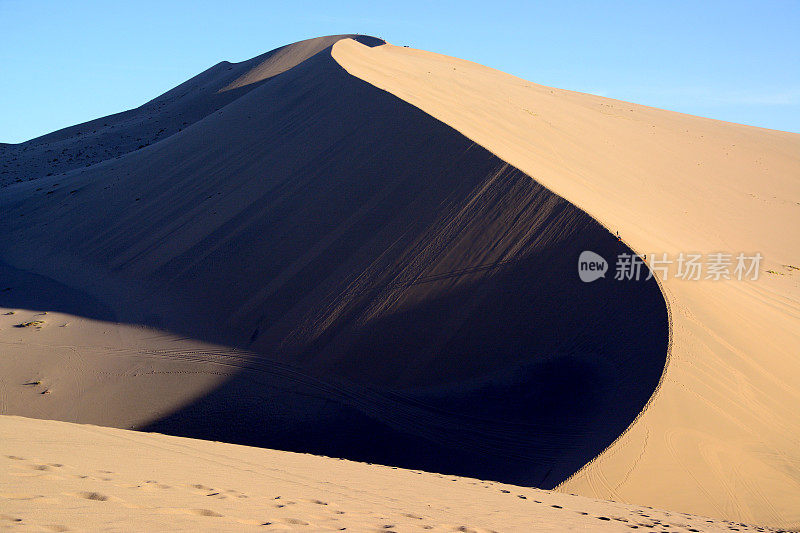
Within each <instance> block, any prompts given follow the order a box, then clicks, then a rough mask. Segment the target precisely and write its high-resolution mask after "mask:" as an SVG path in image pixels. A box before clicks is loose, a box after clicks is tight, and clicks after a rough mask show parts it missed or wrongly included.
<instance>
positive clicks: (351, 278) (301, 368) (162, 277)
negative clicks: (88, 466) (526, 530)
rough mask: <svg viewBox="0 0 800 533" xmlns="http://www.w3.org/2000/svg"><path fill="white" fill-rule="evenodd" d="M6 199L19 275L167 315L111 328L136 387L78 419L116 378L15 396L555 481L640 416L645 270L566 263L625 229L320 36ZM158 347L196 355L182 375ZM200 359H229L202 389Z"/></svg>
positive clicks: (138, 314)
mask: <svg viewBox="0 0 800 533" xmlns="http://www.w3.org/2000/svg"><path fill="white" fill-rule="evenodd" d="M256 70H259V68H258V67H257V68H256ZM354 109H356V110H357V111H356V112H354V111H353V110H354ZM54 181H57V184H56V183H52V182H54ZM43 187H46V188H47V192H45V191H44V190H37V189H39V188H43ZM11 189H13V190H11ZM5 198H6V204H5V206H4V213H5V214H6V216H5V218H4V220H3V221H2V222H0V228H2V230H3V231H4V233H5V234H6V235H8V236H9V237H10V240H9V241H8V242H7V243H6V245H5V246H4V247H3V249H2V252H1V253H2V256H3V259H4V260H5V261H6V263H7V264H8V265H10V266H13V267H14V269H15V271H16V272H18V273H21V274H19V275H20V276H21V277H24V273H35V274H36V275H40V276H45V277H48V278H50V279H52V280H54V281H56V282H58V283H60V284H61V285H64V286H68V287H72V288H73V290H74V291H79V292H80V291H82V292H84V293H86V294H87V295H89V296H91V297H92V298H93V299H96V300H98V301H99V302H101V303H103V304H104V305H105V307H106V308H107V311H106V312H105V314H101V315H100V316H97V315H96V314H95V315H93V316H88V315H87V314H86V313H85V312H84V313H78V314H83V315H84V316H86V317H87V318H94V319H100V320H101V321H107V322H114V323H124V324H128V325H129V326H146V327H147V328H151V329H157V330H159V331H165V332H168V333H169V334H170V335H171V336H170V335H167V336H164V335H163V334H162V335H160V336H158V335H153V334H149V333H147V334H142V333H140V332H139V331H137V330H136V329H134V330H133V332H132V333H129V332H128V330H127V329H120V330H119V331H123V333H122V334H120V336H121V337H122V338H123V339H128V340H122V341H121V342H120V343H119V345H118V346H115V348H114V350H115V351H116V352H117V353H120V354H121V357H122V358H123V359H122V360H123V361H124V362H123V363H117V364H122V365H124V366H123V369H124V371H125V372H124V373H125V377H122V378H119V379H122V380H124V382H125V383H126V385H125V389H126V390H127V389H129V388H136V389H137V390H138V391H139V392H135V393H132V396H130V393H126V395H128V396H130V397H131V398H137V399H139V400H138V401H140V402H142V403H141V404H139V406H137V407H134V408H132V409H131V410H127V409H118V410H117V409H108V408H103V409H102V410H100V412H99V413H98V410H97V409H92V408H89V410H90V411H91V413H89V412H86V413H84V412H82V410H81V409H76V408H74V407H71V408H70V411H69V413H68V414H65V413H64V411H63V407H61V406H64V405H69V406H74V404H75V401H76V398H83V397H85V396H86V395H85V389H86V387H87V386H88V385H87V384H86V383H85V382H86V381H87V380H88V381H89V382H91V383H92V387H93V389H97V388H99V389H100V390H103V391H107V390H108V385H106V384H105V382H104V380H101V379H97V378H93V377H92V376H93V374H94V373H93V372H91V371H89V372H88V376H87V377H85V378H83V380H72V382H73V384H72V385H70V386H66V385H62V386H59V387H52V391H51V394H50V396H49V397H48V398H47V400H46V401H47V402H48V403H49V404H53V407H52V408H50V409H48V408H47V407H46V406H44V405H42V402H39V404H38V405H37V410H36V411H29V410H27V409H29V408H28V407H26V405H27V404H26V402H25V401H24V400H22V399H18V400H16V403H15V405H18V406H19V407H17V408H15V409H14V410H13V411H9V412H13V413H15V414H27V415H33V416H42V417H46V418H64V419H66V420H71V421H78V422H87V421H90V422H93V423H103V424H107V425H115V426H120V427H131V425H133V426H134V427H138V428H147V429H151V430H157V431H161V432H168V433H172V434H177V435H184V436H194V437H202V438H207V439H214V440H224V441H229V442H237V443H244V444H252V445H259V446H267V447H274V448H281V449H290V450H296V451H298V450H299V451H309V452H314V453H320V454H326V455H335V456H340V457H349V458H354V459H359V460H367V461H373V462H380V463H384V464H393V465H400V466H406V467H411V468H424V469H428V470H434V471H446V472H451V473H457V474H462V475H472V476H480V477H485V478H493V479H498V480H503V481H507V482H516V483H525V484H529V485H536V486H539V487H552V486H555V485H556V484H558V483H559V482H561V481H563V480H564V479H566V477H567V476H569V475H570V474H572V473H573V472H575V471H576V470H577V469H578V468H580V467H581V466H582V465H584V464H585V463H586V462H588V461H589V460H590V459H591V458H592V457H594V456H595V455H597V454H598V453H599V452H600V451H601V450H602V449H603V448H604V447H606V446H607V445H609V444H610V443H611V442H612V441H613V440H614V439H615V438H616V437H617V436H618V435H619V434H620V433H621V432H622V431H623V430H624V429H625V427H627V426H628V425H629V424H630V423H631V421H632V420H633V419H634V417H635V416H636V415H637V414H638V413H639V412H640V411H641V409H642V408H643V406H644V405H645V403H646V402H647V400H648V398H649V397H650V396H651V394H652V392H653V390H654V389H655V387H656V385H657V383H658V379H659V377H660V375H661V372H662V370H663V366H664V360H665V356H666V351H667V343H668V320H667V311H666V307H665V303H664V301H663V298H662V296H661V293H660V291H659V290H658V287H657V284H656V283H655V281H653V280H651V281H641V282H634V281H631V282H628V283H618V282H614V281H611V280H601V281H599V282H598V283H597V284H596V285H594V286H593V288H592V289H591V290H587V286H586V285H584V284H583V283H582V282H581V281H580V280H579V279H578V278H577V276H575V275H574V265H575V264H576V261H577V257H578V254H579V253H580V252H581V251H582V250H583V249H586V248H591V249H594V250H597V251H599V252H603V253H607V254H612V253H616V252H618V251H624V250H626V248H625V247H624V246H623V245H621V244H620V243H619V242H618V241H617V240H616V239H615V238H614V237H613V236H612V235H610V234H609V233H608V232H607V231H605V230H604V229H603V228H602V227H600V226H599V225H598V224H597V223H596V222H594V221H593V220H592V219H591V218H590V217H588V216H586V215H585V214H584V213H582V212H581V211H580V210H578V209H576V208H575V207H574V206H572V205H570V204H569V203H567V202H565V201H563V200H562V199H560V198H558V197H557V196H555V195H553V194H552V193H550V192H549V191H546V190H545V189H543V188H542V187H540V186H539V185H537V184H536V182H535V181H533V180H531V178H530V177H529V176H526V175H524V174H522V173H521V172H519V171H518V170H516V169H515V168H513V167H511V166H509V165H508V164H506V163H505V162H503V161H502V160H500V159H498V158H496V157H495V156H492V155H491V154H490V153H488V152H487V151H486V150H484V149H483V148H481V147H479V146H476V145H475V144H474V143H472V142H470V141H469V140H467V139H466V138H465V137H463V136H462V135H460V134H458V133H457V132H455V131H454V130H452V129H451V128H449V127H448V126H446V125H445V124H442V123H441V122H439V121H437V120H435V119H432V118H431V117H429V116H428V115H426V114H424V113H422V112H420V111H419V110H417V109H416V108H414V107H413V106H411V105H409V104H407V103H405V102H403V101H402V100H399V99H398V98H396V97H394V96H391V95H389V94H387V93H385V92H383V91H379V90H377V89H375V88H374V87H373V86H371V85H369V84H367V83H365V82H363V81H361V80H358V79H357V78H354V77H352V76H350V75H348V74H347V73H346V72H345V71H344V70H343V69H342V68H341V67H340V66H339V65H338V64H337V63H336V62H335V61H334V60H333V58H332V57H331V55H330V48H328V49H327V50H324V51H323V52H320V53H319V54H317V55H315V56H313V57H312V58H310V59H307V60H306V61H304V62H302V63H301V64H299V65H298V66H296V67H295V68H293V69H291V70H290V71H287V72H284V73H283V74H281V75H279V76H277V77H275V78H273V79H272V80H270V82H269V83H266V84H264V85H262V86H260V87H258V88H256V89H254V90H252V91H250V92H248V93H247V94H246V95H243V96H241V97H240V98H238V99H237V100H236V101H235V102H232V103H230V104H228V105H227V106H226V107H225V108H224V109H222V110H221V111H219V112H217V113H214V114H213V115H211V116H208V117H206V118H205V119H203V120H202V121H200V122H198V123H196V124H195V125H194V126H192V127H191V128H189V129H187V130H184V131H182V132H179V133H176V134H175V135H173V136H171V137H169V138H167V139H165V140H163V141H161V142H159V143H156V144H154V145H152V146H149V147H147V148H145V149H143V150H140V151H137V152H134V153H131V154H129V155H127V156H125V157H123V158H121V159H118V160H111V161H106V162H103V163H100V164H97V165H94V166H92V167H90V168H88V169H84V170H80V171H73V172H72V173H69V174H67V175H64V176H60V177H58V178H57V179H47V178H45V179H40V180H37V181H35V182H31V183H27V184H25V183H23V184H18V185H16V186H14V187H10V188H9V190H8V192H7V193H6V195H5ZM54 226H55V227H57V231H55V232H52V231H50V229H49V228H51V227H54ZM9 268H10V267H9ZM11 288H12V290H11V291H9V292H8V293H6V294H5V295H3V296H2V298H3V299H2V300H0V303H3V305H5V306H6V307H9V308H31V309H44V310H48V311H50V312H52V311H62V312H69V311H70V309H68V308H66V307H64V304H63V302H62V301H61V300H62V299H63V298H62V295H63V292H64V291H61V290H58V291H54V290H50V291H43V292H42V293H41V294H40V296H39V300H38V301H36V302H30V301H29V299H27V298H26V299H25V300H19V301H18V300H15V294H17V293H18V292H21V293H22V294H23V295H26V294H27V292H28V291H26V290H24V289H22V288H20V289H17V288H15V287H13V286H12V287H11ZM14 320H17V319H16V318H15V319H14ZM115 327H118V326H115ZM86 328H87V332H88V331H95V330H97V329H98V328H102V326H101V325H99V324H97V323H92V324H88V325H86ZM39 333H40V331H38V330H36V329H35V328H27V329H25V331H24V332H23V333H22V335H23V340H22V341H21V343H22V346H20V347H19V350H20V352H25V350H26V349H27V348H26V347H25V346H26V344H29V343H33V342H34V341H35V339H37V338H38V336H39ZM86 334H88V333H85V335H86ZM19 335H20V333H19V332H18V331H16V330H11V329H9V332H8V336H10V337H17V336H19ZM48 335H49V338H51V339H52V340H51V342H53V343H57V342H59V341H58V340H57V339H59V338H62V337H63V336H62V335H61V332H59V331H57V330H53V329H50V331H48ZM148 335H149V336H150V337H155V338H154V340H153V341H152V342H151V341H147V339H145V338H143V337H146V336H148ZM175 337H178V339H179V343H178V345H176V346H167V344H168V343H169V342H170V341H171V340H172V339H174V338H175ZM186 338H188V339H193V341H187V340H185V339H186ZM92 342H93V341H84V343H83V344H92ZM193 343H194V344H198V343H199V344H200V346H196V345H194V344H193ZM101 344H102V345H103V346H108V345H109V344H111V345H112V346H114V344H115V341H113V340H112V341H109V340H105V339H103V340H102V341H101ZM221 347H222V348H221ZM236 350H239V352H237V351H236ZM101 353H102V352H101ZM149 354H156V355H157V354H161V356H162V357H163V358H170V357H184V358H185V357H187V356H188V357H189V358H193V359H194V360H195V361H196V362H197V365H198V366H200V367H201V368H197V369H194V370H187V371H185V375H184V376H183V380H182V382H181V384H178V385H176V384H175V383H174V380H170V379H166V378H163V377H160V376H162V372H165V370H163V369H161V368H159V369H154V368H153V366H152V365H154V364H156V363H155V362H151V361H150V359H146V358H145V357H146V356H147V355H149ZM40 356H41V358H42V360H48V359H49V358H50V357H52V356H49V355H48V353H47V352H44V353H41V352H40ZM25 357H26V355H20V358H25ZM27 358H28V360H29V361H30V360H31V359H30V357H29V356H27ZM93 359H94V358H93ZM132 361H135V366H134V363H133V362H132ZM155 361H158V357H156V358H155ZM9 364H13V365H15V366H16V367H17V368H19V366H18V365H19V363H18V362H16V361H12V362H11V363H9ZM36 364H37V365H38V366H42V365H44V364H45V363H44V362H37V363H36ZM95 364H99V365H100V366H99V367H98V368H99V369H104V368H105V367H106V366H107V364H108V363H95V362H93V363H92V365H91V366H94V365H95ZM158 364H163V362H158ZM203 365H205V366H203ZM208 365H224V366H226V367H227V368H228V370H227V371H226V372H225V373H223V374H222V375H220V376H219V377H218V380H219V382H220V383H218V384H217V386H216V388H213V389H212V387H210V386H209V384H210V383H213V382H214V379H215V378H214V377H213V376H209V370H208V368H207V366H208ZM231 368H232V369H234V371H235V372H236V374H235V376H230V374H231V370H230V369H231ZM104 371H105V370H104ZM110 371H113V372H115V379H116V375H119V374H121V373H123V372H122V371H120V370H119V369H118V368H116V367H114V368H113V369H111V370H110ZM132 373H135V374H136V375H137V379H133V378H131V377H130V375H131V374H132ZM142 375H144V377H145V378H144V379H143V378H142V377H141V376H142ZM149 376H159V377H158V379H150V377H149ZM20 378H22V376H20ZM43 378H49V379H53V378H52V376H43V377H38V375H37V376H32V377H25V378H24V380H23V381H18V382H17V383H16V384H13V383H9V387H11V388H12V390H15V391H16V394H19V395H22V394H30V387H26V386H24V385H23V383H24V382H29V381H30V380H43ZM64 379H65V380H66V378H64ZM165 386H172V387H177V388H178V389H179V390H175V389H174V388H173V389H170V390H169V391H168V394H163V393H162V391H163V388H164V387H165ZM120 387H121V386H120ZM57 389H58V391H59V393H58V396H56V390H57ZM203 389H205V390H203ZM198 390H203V392H204V395H202V396H201V397H199V398H198V396H200V394H199V393H198ZM99 395H100V393H94V396H95V397H97V396H99ZM148 396H149V397H152V399H151V400H147V399H145V398H146V397H148ZM19 398H23V396H19ZM195 398H197V399H196V400H195ZM9 401H12V400H9ZM170 408H172V410H173V412H172V413H169V414H164V412H165V410H168V409H170ZM133 411H137V412H141V413H143V414H144V413H146V412H147V411H150V412H151V413H152V414H153V416H152V417H151V418H150V420H148V421H147V423H144V422H142V421H141V417H140V416H137V417H135V418H134V417H132V415H131V412H133ZM89 416H91V418H87V417H89ZM116 417H119V418H116ZM132 419H135V420H136V421H137V422H138V423H134V424H131V421H132Z"/></svg>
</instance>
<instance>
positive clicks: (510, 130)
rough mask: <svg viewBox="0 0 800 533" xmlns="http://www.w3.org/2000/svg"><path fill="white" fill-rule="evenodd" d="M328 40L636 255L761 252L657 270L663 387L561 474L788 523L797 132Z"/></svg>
mask: <svg viewBox="0 0 800 533" xmlns="http://www.w3.org/2000/svg"><path fill="white" fill-rule="evenodd" d="M333 54H334V57H335V58H336V59H337V61H339V62H340V63H341V64H342V65H343V66H344V67H345V68H346V69H347V70H348V72H350V73H351V74H353V75H355V76H358V77H360V78H362V79H365V80H367V81H369V82H370V83H373V84H375V85H376V86H377V87H380V88H382V89H385V90H387V91H389V92H391V93H392V94H395V95H397V96H399V97H400V98H403V99H404V100H406V101H408V102H410V103H412V104H414V105H416V106H417V107H419V108H420V109H422V110H423V111H425V112H427V113H430V114H431V115H432V116H434V117H436V118H438V119H440V120H442V121H443V122H445V123H447V124H449V125H451V126H453V127H454V128H456V129H457V130H458V131H460V132H461V133H463V134H464V135H466V136H467V137H469V138H470V139H472V140H474V141H475V142H476V143H479V144H481V145H482V146H484V147H486V148H487V149H489V150H491V151H492V152H493V153H495V154H497V155H498V156H499V157H501V158H502V159H504V160H505V161H508V162H509V163H511V164H513V165H516V166H517V167H518V168H520V169H521V170H523V171H524V172H526V173H528V174H529V175H531V176H533V177H534V179H536V180H537V181H538V182H539V183H541V184H542V185H544V186H545V187H547V188H549V189H550V190H552V191H554V192H555V193H556V194H559V195H561V196H563V197H564V198H565V199H567V200H568V201H570V202H572V203H573V204H575V205H577V206H580V207H581V208H582V209H584V210H585V211H586V212H587V213H589V214H590V215H592V216H593V217H594V218H596V219H597V220H598V221H600V222H601V223H602V224H603V225H605V226H606V227H608V228H609V229H611V230H612V231H619V232H620V233H621V235H622V237H623V240H624V241H625V242H627V243H629V244H630V245H631V246H632V248H633V249H635V250H636V251H637V252H639V253H649V254H652V253H656V254H659V256H660V254H662V253H668V254H669V256H670V257H671V258H673V259H674V258H675V257H676V256H677V254H679V253H681V252H684V253H692V252H698V251H700V252H703V253H714V252H729V253H732V254H737V253H740V252H743V253H748V254H750V253H753V252H760V253H762V254H763V255H764V258H765V261H764V264H762V266H761V277H760V279H759V280H758V281H756V282H744V281H730V282H726V281H722V282H715V281H683V280H678V279H675V278H674V277H672V278H670V279H668V280H667V281H666V282H665V283H664V287H663V289H664V293H665V295H666V297H667V298H668V300H669V304H670V307H671V309H672V320H673V324H672V329H673V344H672V350H671V357H670V362H669V366H668V368H667V371H666V374H665V377H664V383H663V386H662V387H661V389H660V390H659V392H658V394H657V396H656V397H655V399H654V401H653V403H652V405H650V406H649V408H648V409H647V411H646V412H645V413H644V414H643V416H642V417H641V418H640V419H639V420H638V421H637V423H636V424H635V425H634V426H633V427H632V428H631V429H630V431H628V432H627V433H626V434H625V436H624V438H622V439H620V440H619V441H618V442H617V443H615V445H614V446H612V447H611V448H610V449H609V450H607V451H606V452H605V453H604V454H602V455H601V456H600V457H599V458H598V459H597V460H596V461H593V462H592V464H591V465H590V466H588V467H586V468H584V469H583V470H582V471H581V472H580V473H578V474H577V475H576V476H574V477H573V478H572V479H570V480H569V481H568V482H567V483H565V484H564V485H563V489H564V490H567V491H579V492H580V493H582V494H586V495H591V496H596V497H602V498H613V499H615V500H621V501H630V502H639V503H642V502H647V503H650V504H654V505H659V506H665V507H669V508H674V509H682V510H686V511H691V512H697V513H705V514H711V515H714V516H725V517H729V518H737V519H739V520H754V521H757V522H761V523H771V524H776V525H795V526H796V525H797V524H800V514H798V513H800V506H798V505H797V502H798V501H800V469H799V468H798V467H799V466H800V456H798V449H800V447H798V436H800V418H798V417H796V416H792V415H791V414H790V411H791V409H790V408H789V406H793V405H797V404H798V400H800V389H798V388H797V386H796V385H795V384H796V383H798V382H800V359H798V356H799V355H800V352H799V351H798V348H797V347H798V346H800V322H798V319H799V318H800V278H799V277H798V270H797V267H799V266H800V235H799V234H798V229H797V228H800V135H797V134H792V133H785V132H780V131H772V130H765V129H761V128H754V127H748V126H742V125H738V124H730V123H725V122H720V121H715V120H710V119H705V118H700V117H693V116H688V115H682V114H679V113H673V112H669V111H663V110H659V109H653V108H648V107H644V106H640V105H636V104H629V103H627V102H620V101H617V100H611V99H607V98H601V97H597V96H592V95H587V94H580V93H575V92H570V91H564V90H559V89H554V88H550V87H544V86H541V85H536V84H534V83H531V82H528V81H525V80H521V79H519V78H515V77H513V76H510V75H507V74H504V73H501V72H498V71H495V70H493V69H490V68H487V67H483V66H480V65H476V64H474V63H470V62H468V61H463V60H459V59H455V58H450V57H445V56H441V55H437V54H432V53H428V52H423V51H419V50H412V49H407V48H401V47H395V46H391V45H386V46H381V47H378V48H375V49H368V48H366V47H363V46H361V45H359V44H358V43H355V42H353V41H342V42H340V43H339V44H337V45H336V46H335V47H334V50H333ZM672 273H673V275H674V273H675V270H673V271H672ZM787 409H788V410H787Z"/></svg>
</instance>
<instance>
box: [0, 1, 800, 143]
mask: <svg viewBox="0 0 800 533" xmlns="http://www.w3.org/2000/svg"><path fill="white" fill-rule="evenodd" d="M336 4H337V3H336V2H304V1H292V2H280V3H277V2H276V3H273V2H266V1H262V2H256V1H252V2H248V1H236V0H228V1H226V2H205V1H203V0H198V1H193V2H189V1H186V2H179V1H175V2H173V1H169V0H162V1H159V2H151V1H147V0H139V1H136V2H113V1H103V2H100V1H97V2H93V1H80V0H74V1H66V0H64V1H60V2H47V1H36V0H24V1H18V0H0V141H2V142H21V141H24V140H27V139H30V138H33V137H36V136H38V135H42V134H44V133H47V132H50V131H53V130H55V129H58V128H62V127H65V126H69V125H72V124H76V123H79V122H84V121H86V120H90V119H92V118H97V117H100V116H104V115H108V114H111V113H114V112H118V111H122V110H125V109H129V108H131V107H136V106H138V105H141V104H142V103H144V102H145V101H147V100H149V99H151V98H153V97H155V96H157V95H158V94H160V93H162V92H164V91H166V90H168V89H170V88H171V87H174V86H175V85H177V84H179V83H181V82H182V81H184V80H186V79H187V78H189V77H191V76H193V75H195V74H197V73H199V72H201V71H203V70H205V69H206V68H208V67H210V66H212V65H214V64H215V63H218V62H219V61H222V60H228V61H241V60H244V59H248V58H250V57H252V56H255V55H258V54H261V53H263V52H266V51H268V50H271V49H273V48H276V47H278V46H281V45H284V44H288V43H290V42H294V41H298V40H301V39H305V38H308V37H315V36H319V35H329V34H335V33H363V34H369V35H375V36H378V37H383V38H384V39H386V40H388V41H389V42H391V43H393V44H397V45H410V46H412V47H414V48H422V49H425V50H430V51H433V52H439V53H443V54H447V55H453V56H457V57H461V58H464V59H469V60H472V61H476V62H478V63H482V64H485V65H489V66H491V67H495V68H498V69H500V70H503V71H506V72H510V73H512V74H515V75H517V76H520V77H522V78H526V79H528V80H531V81H534V82H537V83H542V84H545V85H551V86H555V87H560V88H565V89H573V90H578V91H583V92H590V93H594V94H600V95H602V96H608V97H612V98H618V99H622V100H628V101H632V102H636V103H641V104H646V105H652V106H656V107H662V108H666V109H672V110H676V111H681V112H684V113H691V114H696V115H702V116H708V117H712V118H718V119H722V120H729V121H733V122H741V123H745V124H752V125H757V126H762V127H768V128H775V129H782V130H787V131H794V132H800V30H799V28H800V0H797V1H782V2H778V1H774V2H773V1H761V2H758V1H753V2H735V1H732V2H702V1H700V2H683V1H669V2H666V1H660V2H634V1H630V2H615V1H606V2H601V1H596V2H568V1H563V2H502V1H494V2H487V1H486V0H483V1H480V2H472V1H468V0H465V1H461V2H429V1H426V2H418V1H415V0H402V1H398V2H376V1H374V0H372V1H365V2H347V3H342V5H336ZM434 4H435V5H434Z"/></svg>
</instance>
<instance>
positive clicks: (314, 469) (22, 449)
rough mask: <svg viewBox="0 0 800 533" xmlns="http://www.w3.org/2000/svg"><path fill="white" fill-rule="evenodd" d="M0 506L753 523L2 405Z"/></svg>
mask: <svg viewBox="0 0 800 533" xmlns="http://www.w3.org/2000/svg"><path fill="white" fill-rule="evenodd" d="M76 449H79V450H80V453H76V451H75V450H76ZM110 450H113V451H110ZM0 505H1V506H2V509H1V510H0V525H3V526H21V527H22V528H26V530H27V529H33V528H36V530H50V531H67V530H72V531H75V530H79V531H95V530H100V529H109V528H113V529H119V530H124V531H159V530H164V529H165V528H166V527H169V529H171V530H175V531H250V530H254V531H272V530H280V531H285V530H287V529H290V530H295V529H299V530H310V531H339V530H341V529H342V528H347V530H348V531H387V530H390V531H417V530H429V531H435V532H446V531H474V532H481V533H484V532H486V533H488V532H490V531H519V532H526V533H527V532H529V531H531V527H532V524H533V527H535V529H536V531H553V532H561V531H567V530H574V531H628V530H629V529H630V526H632V525H636V526H638V527H639V528H667V529H669V530H676V529H681V530H693V531H710V532H716V531H720V532H722V531H730V529H729V528H730V527H737V528H738V530H739V531H756V530H758V531H763V528H758V529H757V528H754V527H748V526H746V525H743V524H732V523H724V522H719V521H715V520H710V519H708V518H706V517H699V516H691V515H684V514H677V513H671V512H669V511H661V510H657V509H652V508H644V507H637V506H632V505H625V504H620V503H616V502H609V501H600V500H593V499H589V498H585V497H580V496H572V495H567V494H562V493H559V492H550V491H543V490H537V489H532V488H529V487H515V486H513V485H506V484H502V483H495V482H491V481H481V480H477V479H471V478H464V477H456V476H442V475H439V474H431V473H428V472H420V471H416V470H403V469H397V468H390V467H384V466H379V465H367V464H362V463H354V462H350V461H343V460H338V459H332V458H327V457H318V456H313V455H303V454H297V453H290V452H280V451H275V450H268V449H263V448H248V447H245V446H236V445H232V444H226V443H220V442H209V441H202V440H193V439H186V438H180V437H171V436H167V435H159V434H153V433H141V432H132V431H125V430H120V429H113V428H105V427H97V426H90V425H78V424H70V423H65V422H55V421H49V420H32V419H27V418H21V417H13V416H0Z"/></svg>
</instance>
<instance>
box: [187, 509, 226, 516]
mask: <svg viewBox="0 0 800 533" xmlns="http://www.w3.org/2000/svg"><path fill="white" fill-rule="evenodd" d="M189 512H191V513H192V514H196V515H199V516H212V517H220V516H224V515H221V514H219V513H218V512H216V511H212V510H211V509H190V511H189Z"/></svg>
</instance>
